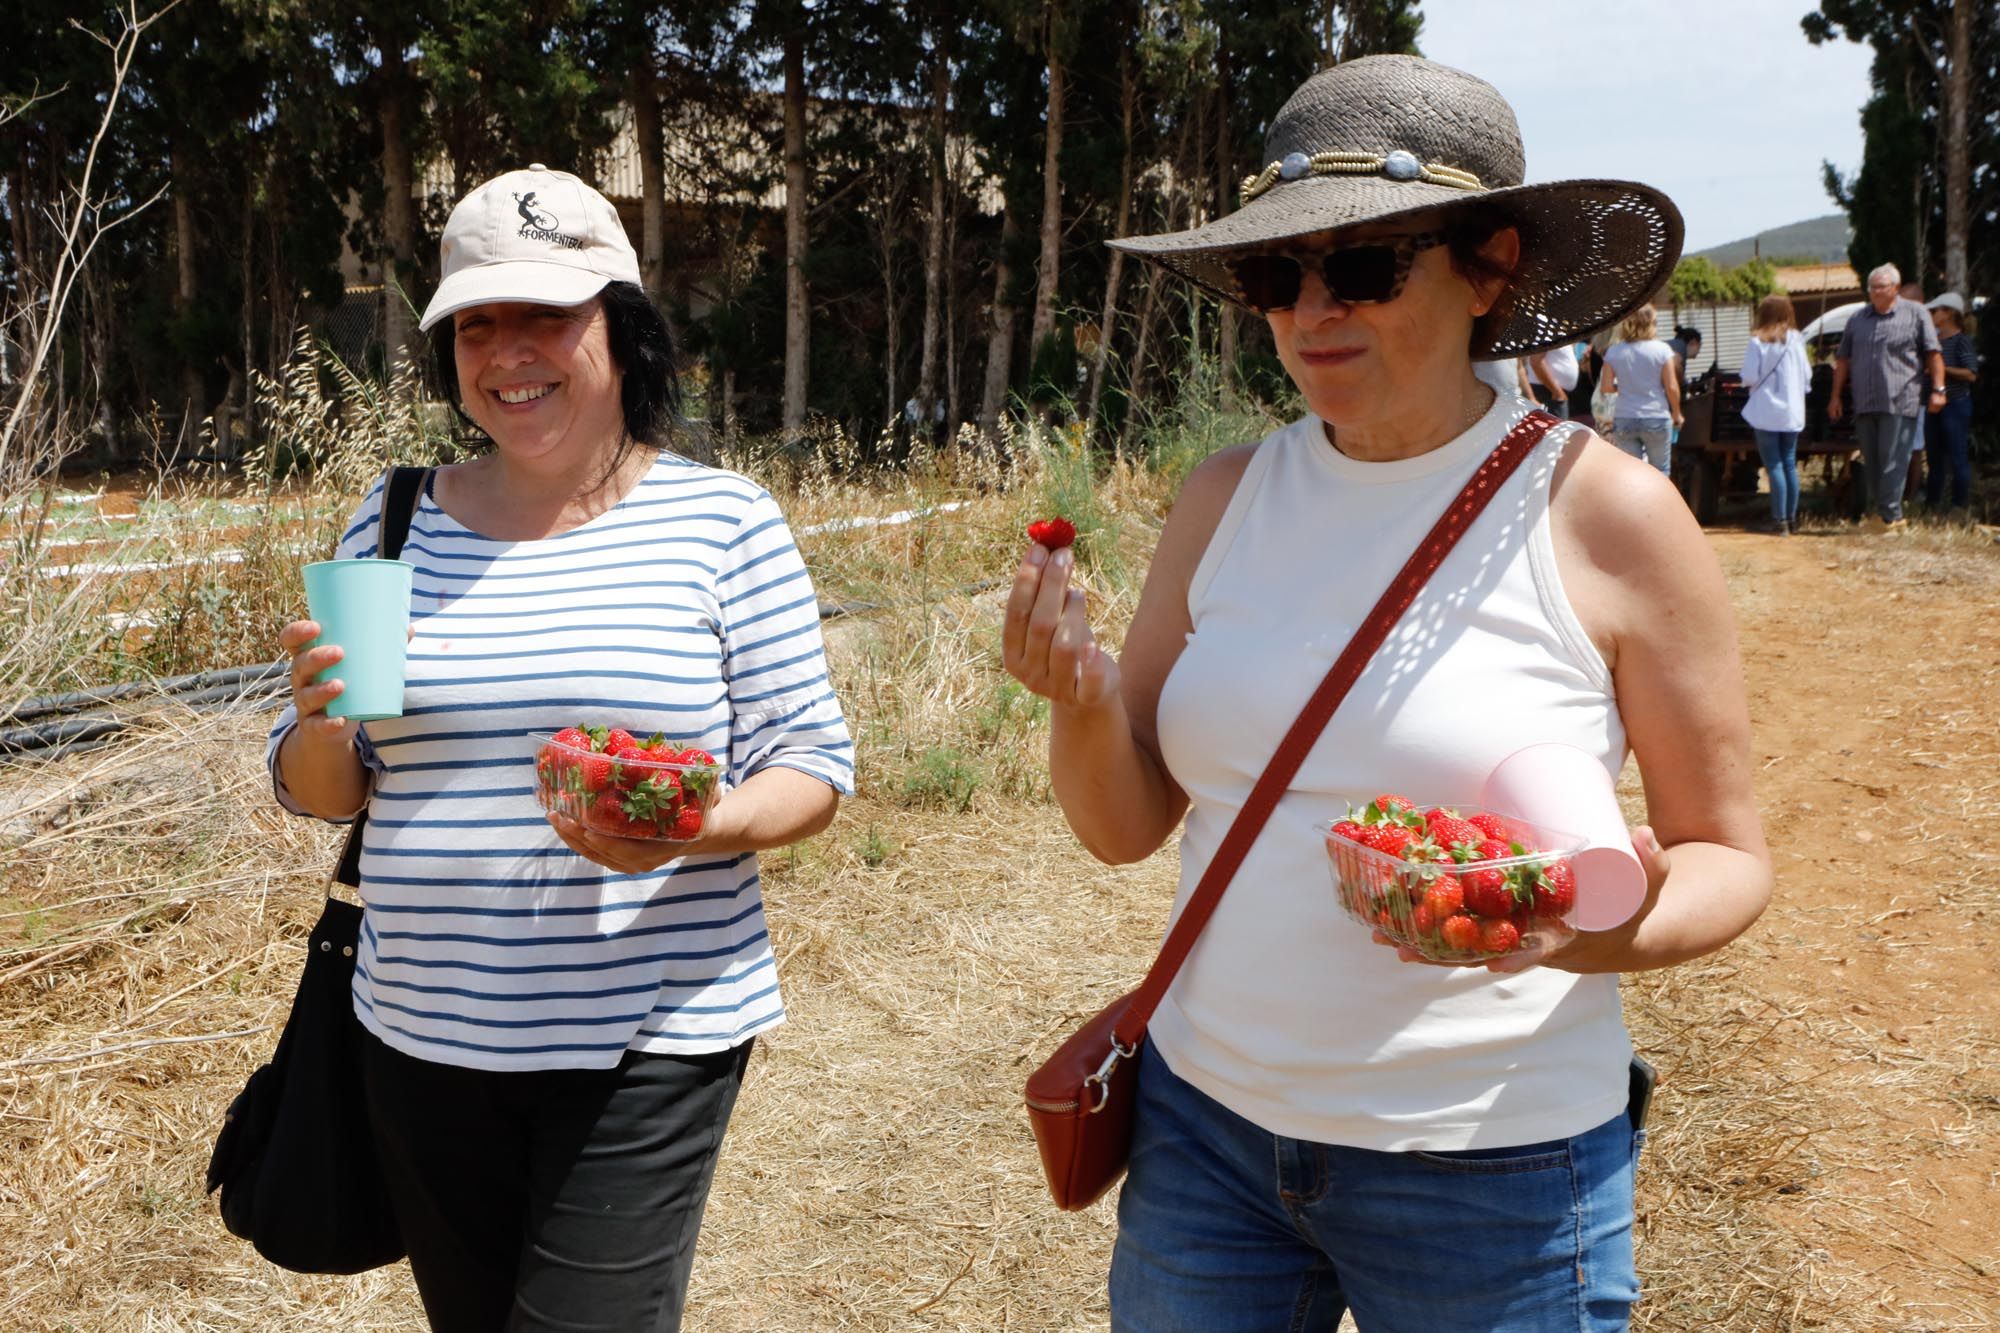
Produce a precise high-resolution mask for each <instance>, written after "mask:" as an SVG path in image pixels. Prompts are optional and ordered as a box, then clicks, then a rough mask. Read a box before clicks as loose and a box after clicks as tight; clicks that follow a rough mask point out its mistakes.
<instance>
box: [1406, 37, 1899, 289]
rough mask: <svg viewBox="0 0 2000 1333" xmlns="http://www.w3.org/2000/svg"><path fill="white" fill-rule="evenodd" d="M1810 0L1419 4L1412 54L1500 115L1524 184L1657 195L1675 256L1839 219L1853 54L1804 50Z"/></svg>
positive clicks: (1862, 92) (1846, 48)
mask: <svg viewBox="0 0 2000 1333" xmlns="http://www.w3.org/2000/svg"><path fill="white" fill-rule="evenodd" d="M1814 7H1815V6H1812V5H1811V4H1810V3H1809V0H1595V3H1584V2H1582V0H1506V2H1504V3H1503V2H1502V0H1423V3H1422V14H1423V19H1424V26H1423V32H1422V35H1420V36H1419V37H1418V39H1417V45H1418V47H1419V49H1421V50H1422V51H1423V53H1424V54H1425V55H1426V56H1428V57H1430V58H1431V59H1432V60H1436V61H1439V62H1441V63H1443V64H1446V65H1455V66H1457V67H1458V68H1460V69H1462V70H1465V71H1467V72H1468V73H1472V74H1476V75H1478V76H1479V77H1480V78H1482V79H1485V80H1486V81H1487V82H1488V83H1490V84H1492V85H1493V86H1494V87H1496V88H1498V89H1499V90H1500V93H1501V95H1502V96H1503V97H1505V98H1506V99H1507V101H1508V102H1509V103H1511V104H1512V105H1513V108H1514V115H1515V118H1516V119H1518V120H1519V121H1520V123H1521V141H1522V144H1523V145H1524V147H1525V148H1526V150H1527V157H1528V180H1529V182H1530V183H1532V182H1535V181H1553V180H1570V179H1578V178H1591V177H1597V178H1604V177H1609V178H1612V179H1618V180H1636V181H1643V182H1644V183H1646V184H1648V185H1652V186H1655V187H1656V188H1658V189H1661V190H1664V191H1665V192H1666V193H1667V195H1668V197H1670V198H1671V199H1672V200H1673V201H1674V202H1675V203H1676V204H1678V205H1679V206H1680V210H1681V215H1682V216H1683V218H1685V220H1686V223H1687V240H1686V243H1685V249H1686V250H1688V251H1695V250H1705V249H1707V248H1709V247H1710V246H1715V245H1722V244H1724V243H1725V242H1728V241H1734V240H1738V239H1741V238H1743V237H1747V236H1752V235H1755V234H1756V233H1758V232H1760V231H1766V230H1769V229H1770V228H1772V227H1782V226H1784V225H1785V224H1787V223H1791V222H1801V221H1804V220H1805V219H1807V218H1813V217H1820V216H1823V215H1825V214H1827V213H1833V212H1837V211H1838V207H1837V205H1835V204H1834V202H1833V200H1831V199H1830V198H1828V197H1827V193H1826V190H1825V188H1824V186H1823V185H1822V184H1821V181H1820V163H1821V162H1822V161H1831V162H1832V163H1833V164H1834V165H1835V166H1837V167H1839V168H1840V170H1841V171H1842V172H1843V173H1851V172H1852V171H1853V170H1854V169H1855V168H1856V167H1857V166H1859V165H1860V163H1861V121H1860V116H1861V106H1862V104H1863V103H1864V102H1866V101H1867V100H1868V64H1869V60H1870V58H1871V55H1870V51H1869V48H1868V47H1866V46H1865V45H1862V44H1859V43H1856V42H1850V41H1847V40H1846V39H1845V38H1842V39H1841V40H1839V41H1837V42H1829V43H1826V44H1825V45H1822V46H1814V45H1813V44H1812V43H1811V42H1808V41H1807V40H1806V35H1805V33H1804V32H1803V31H1801V29H1800V28H1799V19H1800V17H1801V16H1803V15H1804V14H1806V13H1808V12H1809V11H1810V9H1811V8H1814Z"/></svg>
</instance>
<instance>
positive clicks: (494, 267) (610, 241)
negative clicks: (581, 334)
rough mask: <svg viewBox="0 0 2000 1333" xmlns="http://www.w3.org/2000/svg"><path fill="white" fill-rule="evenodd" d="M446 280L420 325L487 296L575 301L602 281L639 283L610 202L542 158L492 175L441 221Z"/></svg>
mask: <svg viewBox="0 0 2000 1333" xmlns="http://www.w3.org/2000/svg"><path fill="white" fill-rule="evenodd" d="M440 259H441V261H442V264H441V267H442V268H443V271H444V280H443V281H442V282H440V283H438V289H437V291H436V293H434V294H433V295H432V296H431V301H430V304H429V305H427V306H425V307H424V317H423V319H422V321H420V322H419V324H418V326H417V327H419V328H421V329H424V330H429V328H430V327H431V325H433V324H436V323H437V322H438V321H439V320H442V319H445V318H448V317H449V316H451V315H452V314H454V313H456V312H457V311H460V310H464V309H465V308H466V307H468V306H475V305H486V304H488V303H489V302H493V301H532V302H535V303H536V304H538V305H580V304H582V303H583V302H585V301H588V300H589V299H590V298H591V297H593V296H595V295H597V294H598V293H599V292H601V291H603V290H604V288H605V286H606V284H608V283H613V282H629V283H633V284H638V283H639V281H640V278H639V256H638V255H637V254H635V253H634V252H633V250H632V242H631V241H630V240H628V239H626V236H625V224H624V223H622V222H620V221H619V220H618V210H617V209H615V208H613V207H612V206H611V201H610V200H609V199H606V198H605V197H604V196H603V195H601V194H599V193H598V192H597V191H596V190H593V189H591V188H590V187H589V186H588V185H586V184H584V183H583V182H582V181H581V180H579V179H578V178H576V177H575V176H572V175H570V174H569V173H568V172H567V171H550V170H549V169H548V168H547V167H545V166H543V165H542V164H541V163H539V162H536V163H533V164H531V165H530V166H529V167H528V168H527V170H525V171H509V172H506V173H504V174H502V175H499V176H495V177H494V178H493V179H492V180H490V181H487V182H486V183H485V184H484V185H481V186H479V187H478V188H476V189H474V190H473V191H472V193H470V194H468V195H466V196H465V198H463V199H461V200H459V201H458V206H457V207H456V208H454V209H452V210H451V218H450V220H449V221H447V222H446V223H445V224H444V242H443V244H442V246H441V247H440Z"/></svg>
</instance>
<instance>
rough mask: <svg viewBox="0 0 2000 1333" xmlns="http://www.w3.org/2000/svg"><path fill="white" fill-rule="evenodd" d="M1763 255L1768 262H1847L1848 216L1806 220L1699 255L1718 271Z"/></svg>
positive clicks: (1774, 228) (1832, 214) (1701, 252)
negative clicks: (1758, 254) (1782, 260)
mask: <svg viewBox="0 0 2000 1333" xmlns="http://www.w3.org/2000/svg"><path fill="white" fill-rule="evenodd" d="M1760 251H1761V252H1762V254H1763V256H1764V258H1766V259H1794V258H1796V259H1799V260H1807V259H1811V260H1816V261H1818V262H1820V263H1825V264H1845V263H1846V262H1847V214H1845V213H1828V214H1827V215H1826V216H1825V217H1823V218H1807V219H1806V220H1805V221H1804V222H1794V223H1792V224H1790V225H1789V226H1784V227H1773V228H1771V230H1769V231H1760V232H1758V233H1757V234H1756V235H1755V236H1746V237H1745V238H1744V239H1742V240H1740V241H1731V242H1729V243H1728V244H1727V245H1718V246H1715V247H1713V248H1711V249H1707V250H1702V251H1699V252H1697V253H1699V254H1700V255H1701V256H1702V257H1703V258H1705V259H1708V260H1710V261H1711V262H1713V263H1714V264H1715V266H1716V267H1717V268H1734V267H1736V266H1737V265H1738V264H1740V263H1742V262H1743V261H1744V260H1746V259H1749V258H1751V257H1752V256H1753V255H1755V254H1757V253H1759V252H1760Z"/></svg>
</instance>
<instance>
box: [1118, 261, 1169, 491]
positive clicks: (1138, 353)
mask: <svg viewBox="0 0 2000 1333" xmlns="http://www.w3.org/2000/svg"><path fill="white" fill-rule="evenodd" d="M1159 303H1160V276H1159V274H1158V273H1157V272H1153V273H1149V274H1147V275H1146V295H1145V296H1144V297H1142V298H1141V299H1140V301H1139V319H1138V326H1139V337H1138V345H1137V346H1136V347H1134V348H1133V349H1132V372H1131V374H1130V376H1129V377H1128V378H1127V381H1126V388H1125V394H1126V400H1125V424H1124V425H1123V426H1121V427H1120V428H1119V430H1118V444H1117V447H1116V455H1117V457H1118V458H1119V459H1120V460H1121V461H1122V460H1123V459H1124V457H1125V454H1126V452H1127V451H1128V450H1129V448H1130V447H1131V440H1132V436H1133V434H1134V433H1135V432H1137V430H1138V429H1139V419H1140V418H1141V417H1142V416H1144V415H1145V393H1146V355H1147V352H1148V351H1149V350H1150V348H1149V347H1148V344H1150V343H1151V342H1152V340H1153V311H1154V310H1155V308H1157V307H1158V305H1159Z"/></svg>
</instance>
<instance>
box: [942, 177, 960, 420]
mask: <svg viewBox="0 0 2000 1333" xmlns="http://www.w3.org/2000/svg"><path fill="white" fill-rule="evenodd" d="M944 232H945V237H944V253H945V256H946V260H947V262H946V264H945V266H944V401H945V409H944V423H945V434H946V438H948V439H953V440H955V439H957V438H958V426H959V422H961V421H962V420H964V411H963V407H964V404H963V402H962V400H961V399H960V398H959V396H958V367H959V359H960V358H959V349H960V347H961V345H962V344H961V336H962V333H963V330H961V329H960V327H959V320H958V269H959V264H958V210H957V209H953V210H952V211H951V212H950V213H948V214H946V215H945V227H944Z"/></svg>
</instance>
